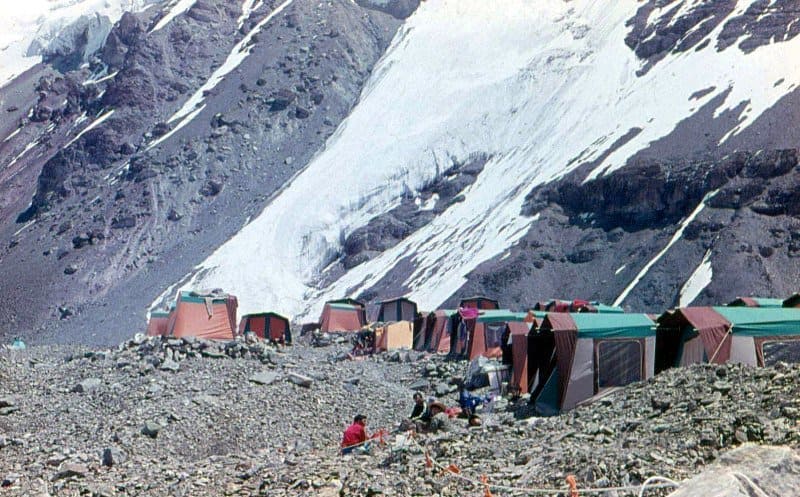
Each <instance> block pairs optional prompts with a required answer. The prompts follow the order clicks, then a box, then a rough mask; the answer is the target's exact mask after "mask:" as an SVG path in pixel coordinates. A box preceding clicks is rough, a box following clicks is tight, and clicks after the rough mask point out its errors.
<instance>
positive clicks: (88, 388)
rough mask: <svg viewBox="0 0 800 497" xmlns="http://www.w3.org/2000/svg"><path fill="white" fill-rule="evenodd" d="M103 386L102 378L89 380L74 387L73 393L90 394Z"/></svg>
mask: <svg viewBox="0 0 800 497" xmlns="http://www.w3.org/2000/svg"><path fill="white" fill-rule="evenodd" d="M102 384H103V380H101V379H100V378H87V379H85V380H83V381H81V382H80V383H78V384H77V385H75V386H74V387H72V391H73V392H75V393H89V392H92V391H94V390H97V389H98V388H100V386H101V385H102Z"/></svg>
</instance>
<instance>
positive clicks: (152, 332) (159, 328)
mask: <svg viewBox="0 0 800 497" xmlns="http://www.w3.org/2000/svg"><path fill="white" fill-rule="evenodd" d="M169 314H170V313H169V311H152V312H151V313H150V319H149V320H148V321H147V336H149V337H160V336H164V335H166V334H167V324H169Z"/></svg>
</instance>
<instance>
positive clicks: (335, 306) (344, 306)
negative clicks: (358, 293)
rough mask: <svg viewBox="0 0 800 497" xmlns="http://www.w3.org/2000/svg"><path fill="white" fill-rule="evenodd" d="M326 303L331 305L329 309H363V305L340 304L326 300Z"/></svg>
mask: <svg viewBox="0 0 800 497" xmlns="http://www.w3.org/2000/svg"><path fill="white" fill-rule="evenodd" d="M327 305H329V306H331V309H339V310H342V311H361V310H363V309H364V308H363V307H361V306H358V305H350V304H341V303H335V302H328V304H327Z"/></svg>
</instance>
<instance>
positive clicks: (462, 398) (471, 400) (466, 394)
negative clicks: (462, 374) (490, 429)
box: [458, 385, 488, 417]
mask: <svg viewBox="0 0 800 497" xmlns="http://www.w3.org/2000/svg"><path fill="white" fill-rule="evenodd" d="M487 400H488V399H486V398H485V397H481V396H479V395H473V394H472V393H471V392H470V391H469V390H467V387H466V386H464V385H462V386H461V391H460V392H459V394H458V405H459V406H461V410H462V411H463V413H464V414H465V415H466V416H467V417H470V416H472V415H473V414H475V410H476V409H477V408H478V406H479V405H482V404H483V403H484V402H486V401H487Z"/></svg>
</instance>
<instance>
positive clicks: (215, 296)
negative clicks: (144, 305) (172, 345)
mask: <svg viewBox="0 0 800 497" xmlns="http://www.w3.org/2000/svg"><path fill="white" fill-rule="evenodd" d="M238 306H239V304H238V301H237V300H236V297H234V296H233V295H228V294H226V293H221V292H212V293H198V292H186V291H182V292H180V293H179V294H178V298H177V301H176V302H175V309H174V310H173V311H172V313H171V314H170V319H169V324H168V327H167V333H166V334H167V335H169V336H173V337H185V336H195V337H199V338H209V339H218V340H231V339H233V337H234V336H235V333H236V332H235V330H236V309H237V307H238Z"/></svg>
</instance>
